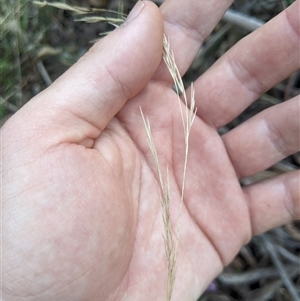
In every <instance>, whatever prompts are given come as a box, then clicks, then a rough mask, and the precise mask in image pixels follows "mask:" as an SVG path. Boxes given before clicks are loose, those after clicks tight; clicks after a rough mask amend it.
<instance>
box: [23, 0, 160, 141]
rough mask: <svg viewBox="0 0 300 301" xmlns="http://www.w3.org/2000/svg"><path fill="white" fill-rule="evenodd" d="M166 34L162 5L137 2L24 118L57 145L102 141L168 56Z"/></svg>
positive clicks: (33, 104)
mask: <svg viewBox="0 0 300 301" xmlns="http://www.w3.org/2000/svg"><path fill="white" fill-rule="evenodd" d="M162 36H163V21H162V17H161V15H160V12H159V9H158V8H157V6H156V5H155V4H153V3H151V2H150V1H139V2H137V4H136V6H135V7H134V8H133V10H132V11H131V13H130V14H129V16H128V18H127V20H126V21H125V23H124V25H122V26H120V27H119V28H117V29H116V30H115V31H114V32H112V33H111V34H109V35H108V36H107V37H105V38H103V39H102V40H101V41H99V42H98V43H96V44H95V45H94V46H93V47H92V48H91V49H90V51H89V52H88V53H87V54H86V55H85V56H84V57H83V58H81V59H80V60H79V61H78V62H77V63H76V64H75V65H74V66H72V67H71V68H70V69H69V70H68V71H67V72H66V73H65V74H64V75H62V76H61V77H60V78H59V79H58V80H57V81H56V82H54V83H53V84H52V85H51V86H50V87H49V88H48V89H46V90H45V91H44V92H42V93H41V94H39V95H38V96H37V97H36V98H35V100H34V101H30V102H29V103H28V104H27V105H26V106H24V107H23V109H24V110H26V113H25V112H23V114H22V115H23V116H27V117H28V118H30V120H31V121H32V117H35V121H36V122H35V127H36V126H37V125H39V126H40V130H39V131H41V127H42V128H43V129H45V130H47V136H48V137H51V136H52V137H54V136H55V137H56V139H55V140H56V141H55V143H61V142H71V143H72V142H73V143H77V142H78V143H80V141H82V140H85V139H87V138H88V139H90V138H91V139H94V138H96V137H97V136H98V135H99V134H100V133H101V131H102V130H103V129H104V128H105V127H106V125H107V124H108V123H109V122H110V121H111V119H112V118H113V116H114V115H116V113H117V112H118V111H119V110H120V109H121V108H122V107H123V106H124V104H125V103H126V101H127V100H128V99H130V98H132V97H133V96H135V95H136V94H138V93H139V92H140V91H141V90H142V89H143V88H144V86H145V85H146V84H147V82H148V81H149V80H150V79H151V77H152V76H153V74H154V73H155V71H156V69H157V68H158V66H159V64H160V62H161V57H162ZM37 112H38V113H37ZM24 113H25V114H24ZM29 115H31V117H29ZM37 120H38V121H37ZM40 123H41V124H40ZM23 124H24V123H23ZM51 130H53V131H54V132H52V131H51ZM51 132H52V133H51ZM51 134H52V135H51ZM53 134H55V135H53Z"/></svg>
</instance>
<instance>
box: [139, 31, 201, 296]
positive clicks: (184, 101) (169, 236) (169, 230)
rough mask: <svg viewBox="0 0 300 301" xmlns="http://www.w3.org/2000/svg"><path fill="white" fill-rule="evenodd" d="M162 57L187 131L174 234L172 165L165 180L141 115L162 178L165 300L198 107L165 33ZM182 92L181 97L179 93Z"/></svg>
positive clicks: (172, 279)
mask: <svg viewBox="0 0 300 301" xmlns="http://www.w3.org/2000/svg"><path fill="white" fill-rule="evenodd" d="M163 46H164V48H163V59H164V62H165V64H166V66H167V68H168V70H169V72H170V75H171V76H172V79H173V81H174V85H175V91H176V94H177V99H178V104H179V105H178V107H179V110H180V114H181V120H182V125H183V133H184V142H183V143H184V145H185V153H184V156H183V158H182V159H183V161H184V164H183V170H182V183H181V196H180V209H179V216H178V220H177V229H176V232H175V236H174V234H173V227H172V221H171V214H170V213H171V210H170V206H171V189H170V179H169V168H168V166H165V167H164V168H166V179H165V181H164V180H163V176H162V174H163V173H162V167H161V165H160V163H159V158H158V154H157V151H156V147H155V143H154V141H153V137H152V134H151V126H150V121H149V119H148V117H145V116H144V114H143V111H142V109H140V110H141V115H142V119H143V122H144V126H145V129H146V134H147V141H148V145H149V148H150V151H151V153H152V156H153V158H154V161H155V166H156V172H157V176H158V182H159V197H160V202H161V206H162V218H163V225H164V234H163V239H164V246H165V254H166V260H167V291H166V300H167V301H170V300H171V299H172V294H173V289H174V284H175V278H176V267H177V252H178V243H179V232H180V227H181V212H182V206H183V201H184V190H185V181H186V172H187V159H188V152H189V136H190V130H191V127H192V124H193V122H194V119H195V116H196V108H195V97H194V96H195V89H194V86H193V84H192V86H191V98H190V101H189V102H188V98H187V95H186V93H185V89H184V85H183V81H182V78H181V76H180V72H179V70H178V68H177V65H176V62H175V58H174V54H173V52H172V51H171V47H170V43H169V41H168V39H167V37H166V36H165V35H164V37H163ZM180 95H181V97H182V98H181V97H180Z"/></svg>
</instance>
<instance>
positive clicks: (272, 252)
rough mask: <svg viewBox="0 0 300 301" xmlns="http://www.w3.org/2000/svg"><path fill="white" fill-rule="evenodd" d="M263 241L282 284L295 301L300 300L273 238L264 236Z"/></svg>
mask: <svg viewBox="0 0 300 301" xmlns="http://www.w3.org/2000/svg"><path fill="white" fill-rule="evenodd" d="M262 237H263V239H262V242H263V244H264V246H265V248H266V249H267V251H268V253H269V254H270V256H271V259H272V261H273V263H274V264H275V266H276V268H277V270H278V272H279V274H280V277H281V280H282V282H283V283H284V285H285V287H286V288H287V290H288V291H289V292H290V294H291V296H292V298H293V300H300V296H299V294H298V292H297V289H296V288H295V285H294V284H293V282H292V281H291V279H290V277H289V275H288V273H287V272H286V270H285V268H284V266H283V264H282V262H281V261H280V258H279V256H278V254H277V249H276V247H275V246H274V244H273V242H272V240H271V238H270V237H269V236H268V235H267V234H264V235H262Z"/></svg>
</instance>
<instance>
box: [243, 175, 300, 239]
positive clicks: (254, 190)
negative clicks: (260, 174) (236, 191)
mask: <svg viewBox="0 0 300 301" xmlns="http://www.w3.org/2000/svg"><path fill="white" fill-rule="evenodd" d="M299 177H300V172H299V171H294V172H290V173H286V174H283V175H280V176H278V177H275V178H273V179H269V180H266V181H263V182H259V183H256V184H253V185H250V186H246V187H244V188H243V190H244V192H245V195H246V197H247V199H248V204H249V211H250V217H251V224H252V234H253V235H257V234H260V233H263V232H265V231H268V230H270V229H272V228H274V227H277V226H280V225H283V224H285V223H288V222H290V221H292V220H295V219H299V218H300V210H299V202H300V193H299V180H300V178H299Z"/></svg>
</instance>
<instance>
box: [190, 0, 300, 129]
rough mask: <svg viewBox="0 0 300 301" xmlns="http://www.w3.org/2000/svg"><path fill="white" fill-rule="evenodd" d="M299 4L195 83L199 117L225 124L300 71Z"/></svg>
mask: <svg viewBox="0 0 300 301" xmlns="http://www.w3.org/2000/svg"><path fill="white" fill-rule="evenodd" d="M299 5H300V1H296V2H295V3H294V4H292V5H291V6H290V7H289V8H287V9H286V10H285V11H284V12H282V13H281V14H279V15H278V16H277V17H275V18H274V19H273V20H271V21H270V22H268V23H267V24H266V25H264V26H262V27H261V28H260V29H258V30H257V31H255V32H253V33H252V34H250V35H249V36H248V37H246V38H244V39H243V40H241V41H240V42H239V43H237V44H236V45H235V46H234V47H233V48H232V49H231V50H229V51H228V52H227V53H226V54H225V55H224V56H223V57H222V58H221V59H219V61H217V62H216V63H215V65H213V66H212V67H211V68H210V70H208V71H207V72H206V73H205V74H204V75H203V76H201V77H200V78H199V79H198V80H197V81H196V83H195V89H196V96H195V99H196V106H197V107H198V111H197V112H198V115H199V116H200V117H201V118H202V119H204V120H205V121H206V122H208V123H210V124H212V125H213V126H215V127H217V128H218V127H220V126H222V125H225V124H227V123H228V122H230V121H231V120H233V119H234V118H235V117H236V116H238V115H239V114H240V113H241V112H242V111H243V110H245V109H246V108H247V107H248V106H249V105H250V104H251V103H252V102H253V101H255V100H256V99H257V98H258V97H259V95H261V94H262V93H264V92H265V91H267V90H269V89H270V88H271V87H272V86H274V85H275V84H276V83H278V82H280V81H281V80H283V79H285V78H286V77H288V76H289V75H290V74H292V73H293V72H295V71H296V70H298V69H299V68H300V53H299V38H300V21H299Z"/></svg>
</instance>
